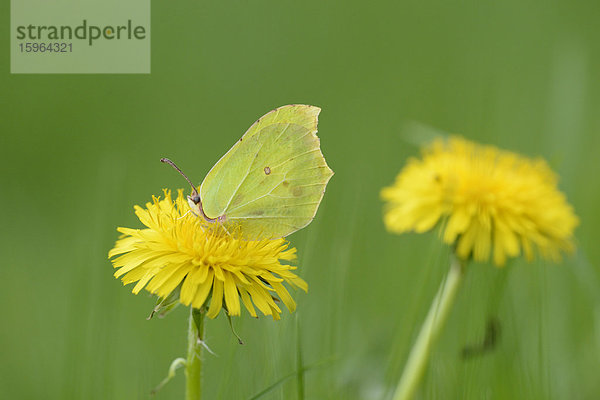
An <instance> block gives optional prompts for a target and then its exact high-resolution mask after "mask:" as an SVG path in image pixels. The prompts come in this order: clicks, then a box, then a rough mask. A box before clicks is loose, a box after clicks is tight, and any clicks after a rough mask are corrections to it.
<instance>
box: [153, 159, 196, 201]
mask: <svg viewBox="0 0 600 400" xmlns="http://www.w3.org/2000/svg"><path fill="white" fill-rule="evenodd" d="M160 162H163V163H167V164H169V165H170V166H171V167H173V168H175V169H176V170H177V172H179V173H180V174H181V175H182V176H183V177H184V178H185V180H186V181H188V183H189V184H190V186H191V187H192V190H193V191H194V194H196V195H197V194H198V190H196V187H195V186H194V184H193V183H192V181H190V178H188V177H187V175H186V174H184V173H183V172H182V171H181V170H180V169H179V167H178V166H177V165H176V164H175V163H174V162H173V161H171V160H169V159H168V158H161V159H160Z"/></svg>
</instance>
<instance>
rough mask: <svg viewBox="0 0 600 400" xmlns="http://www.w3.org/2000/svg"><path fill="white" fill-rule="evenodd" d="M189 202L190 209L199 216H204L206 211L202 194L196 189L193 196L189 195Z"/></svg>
mask: <svg viewBox="0 0 600 400" xmlns="http://www.w3.org/2000/svg"><path fill="white" fill-rule="evenodd" d="M187 201H188V204H189V205H190V210H192V212H193V213H194V214H196V215H197V216H199V217H200V216H203V214H204V212H203V210H202V200H200V194H199V193H198V192H197V191H194V193H192V195H191V196H188V197H187Z"/></svg>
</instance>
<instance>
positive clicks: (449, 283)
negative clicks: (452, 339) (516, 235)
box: [393, 255, 465, 400]
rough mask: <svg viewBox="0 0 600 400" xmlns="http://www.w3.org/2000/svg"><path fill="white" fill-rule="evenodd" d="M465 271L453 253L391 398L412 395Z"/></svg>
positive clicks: (402, 398)
mask: <svg viewBox="0 0 600 400" xmlns="http://www.w3.org/2000/svg"><path fill="white" fill-rule="evenodd" d="M464 272H465V268H464V264H463V263H461V262H460V261H459V260H458V259H457V258H456V257H455V256H454V255H452V260H451V263H450V270H449V271H448V276H446V279H445V281H444V282H442V284H441V285H440V288H439V289H438V292H437V294H436V296H435V298H434V300H433V303H432V304H431V307H430V308H429V312H428V313H427V317H426V318H425V322H423V326H422V327H421V331H420V332H419V336H418V337H417V340H416V342H415V344H414V345H413V347H412V350H411V352H410V355H409V356H408V361H407V362H406V366H405V367H404V372H403V373H402V377H401V378H400V383H398V387H397V388H396V392H395V393H394V397H393V400H409V399H412V397H413V396H414V394H415V391H416V390H417V388H418V386H419V383H420V381H421V378H422V377H423V373H424V372H425V367H426V366H427V360H428V359H429V354H430V353H431V349H432V347H433V345H434V344H435V342H436V340H437V338H438V336H439V334H440V332H441V331H442V328H443V327H444V324H445V322H446V319H447V317H448V314H449V312H450V309H451V307H452V304H453V303H454V298H455V297H456V292H457V289H458V287H459V286H460V283H461V281H462V278H463V276H464Z"/></svg>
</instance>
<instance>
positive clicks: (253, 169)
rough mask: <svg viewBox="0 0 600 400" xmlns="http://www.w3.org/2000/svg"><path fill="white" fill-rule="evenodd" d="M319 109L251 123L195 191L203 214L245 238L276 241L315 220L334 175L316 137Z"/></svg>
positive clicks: (295, 108) (297, 109)
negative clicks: (218, 219) (221, 220)
mask: <svg viewBox="0 0 600 400" xmlns="http://www.w3.org/2000/svg"><path fill="white" fill-rule="evenodd" d="M320 111H321V109H320V108H318V107H314V106H308V105H290V106H283V107H280V108H278V109H276V110H273V111H271V112H269V113H268V114H266V115H265V116H263V117H261V118H260V119H259V120H258V121H256V122H255V123H254V124H253V125H252V126H251V127H250V129H248V131H247V132H246V133H245V134H244V136H242V138H241V139H240V140H239V141H238V142H237V143H236V144H235V145H234V146H233V147H232V148H231V149H230V150H229V151H228V152H227V154H225V155H224V156H223V157H222V158H221V159H220V160H219V161H218V162H217V164H215V166H214V167H213V168H212V169H211V170H210V172H209V173H208V175H207V176H206V178H205V179H204V181H203V182H202V185H201V187H200V196H201V197H202V203H203V207H204V212H205V214H206V215H207V216H208V217H210V218H216V217H218V216H221V215H225V217H226V220H225V224H226V225H234V226H239V227H240V228H241V232H242V233H243V235H244V236H245V237H248V238H252V239H258V238H267V237H268V238H279V237H284V236H287V235H289V234H291V233H293V232H295V231H297V230H298V229H301V228H303V227H305V226H306V225H308V224H309V223H310V222H311V221H312V219H313V218H314V216H315V214H316V212H317V208H318V207H319V203H320V202H321V199H322V198H323V193H324V192H325V187H326V186H327V182H328V181H329V179H330V178H331V176H332V175H333V171H331V169H330V168H329V167H328V166H327V163H326V161H325V158H324V157H323V154H322V153H321V149H320V143H319V138H318V137H317V135H316V133H317V121H318V115H319V112H320Z"/></svg>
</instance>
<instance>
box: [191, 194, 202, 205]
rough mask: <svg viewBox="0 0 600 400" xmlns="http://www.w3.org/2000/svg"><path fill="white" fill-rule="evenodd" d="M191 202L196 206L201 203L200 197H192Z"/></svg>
mask: <svg viewBox="0 0 600 400" xmlns="http://www.w3.org/2000/svg"><path fill="white" fill-rule="evenodd" d="M191 200H192V201H193V202H194V204H198V203H200V196H198V195H195V196H192V197H191Z"/></svg>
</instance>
